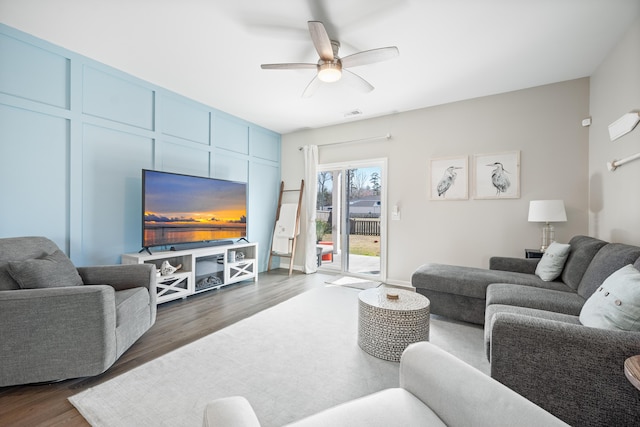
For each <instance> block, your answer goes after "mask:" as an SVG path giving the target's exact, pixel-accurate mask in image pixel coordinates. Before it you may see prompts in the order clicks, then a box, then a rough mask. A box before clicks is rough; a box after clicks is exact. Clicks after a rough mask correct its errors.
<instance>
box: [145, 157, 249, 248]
mask: <svg viewBox="0 0 640 427" xmlns="http://www.w3.org/2000/svg"><path fill="white" fill-rule="evenodd" d="M142 212H143V219H142V247H143V248H146V249H147V250H148V248H150V247H154V246H166V245H179V244H182V243H194V242H211V241H216V240H228V239H234V238H244V237H246V236H247V184H246V183H244V182H234V181H226V180H222V179H214V178H205V177H199V176H192V175H182V174H176V173H169V172H160V171H154V170H147V169H143V170H142Z"/></svg>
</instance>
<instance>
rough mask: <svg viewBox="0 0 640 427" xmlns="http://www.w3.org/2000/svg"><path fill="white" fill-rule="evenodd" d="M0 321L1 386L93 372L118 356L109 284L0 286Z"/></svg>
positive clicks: (96, 371)
mask: <svg viewBox="0 0 640 427" xmlns="http://www.w3.org/2000/svg"><path fill="white" fill-rule="evenodd" d="M0 325H2V326H0V343H2V345H0V386H6V385H12V384H26V383H31V382H42V381H52V380H59V379H64V378H75V377H79V376H87V375H90V374H93V375H97V374H100V373H102V372H104V371H105V370H106V369H107V368H108V367H109V366H111V365H112V364H113V362H114V361H115V360H116V336H115V328H116V313H115V293H114V290H113V288H112V287H110V286H70V287H62V288H48V289H20V290H10V291H0ZM61 361H64V363H61Z"/></svg>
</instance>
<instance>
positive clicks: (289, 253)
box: [267, 179, 304, 276]
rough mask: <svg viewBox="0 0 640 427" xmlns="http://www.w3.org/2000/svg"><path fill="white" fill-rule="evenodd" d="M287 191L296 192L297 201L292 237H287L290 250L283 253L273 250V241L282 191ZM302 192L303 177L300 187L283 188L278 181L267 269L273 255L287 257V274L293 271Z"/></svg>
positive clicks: (282, 184)
mask: <svg viewBox="0 0 640 427" xmlns="http://www.w3.org/2000/svg"><path fill="white" fill-rule="evenodd" d="M289 192H291V193H293V192H298V203H297V210H296V223H295V232H294V233H293V237H291V238H289V242H290V245H289V247H290V248H291V250H290V251H287V252H286V253H283V252H280V251H275V250H274V242H275V239H276V229H277V226H278V220H279V219H280V212H281V209H282V200H283V196H284V193H289ZM303 193H304V179H303V180H301V181H300V188H294V189H291V190H285V189H284V181H282V182H281V183H280V196H279V197H278V210H277V211H276V220H275V222H274V224H273V235H272V237H271V239H272V240H271V250H270V251H269V268H268V269H267V271H271V260H272V258H273V257H274V256H275V257H283V258H289V276H291V273H292V272H293V258H294V257H295V255H296V244H297V242H298V234H299V232H300V209H301V207H302V194H303Z"/></svg>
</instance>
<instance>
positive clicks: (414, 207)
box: [282, 78, 589, 282]
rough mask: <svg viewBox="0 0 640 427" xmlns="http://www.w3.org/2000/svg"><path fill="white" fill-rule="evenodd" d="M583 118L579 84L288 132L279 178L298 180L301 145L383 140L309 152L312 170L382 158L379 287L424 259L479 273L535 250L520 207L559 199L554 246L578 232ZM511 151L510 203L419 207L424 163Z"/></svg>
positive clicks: (582, 82)
mask: <svg viewBox="0 0 640 427" xmlns="http://www.w3.org/2000/svg"><path fill="white" fill-rule="evenodd" d="M588 111H589V79H587V78H583V79H578V80H572V81H568V82H562V83H557V84H552V85H547V86H542V87H536V88H531V89H525V90H520V91H516V92H511V93H506V94H500V95H494V96H489V97H483V98H478V99H472V100H468V101H462V102H457V103H453V104H447V105H442V106H437V107H432V108H426V109H421V110H415V111H410V112H406V113H399V114H396V115H390V116H384V117H379V118H374V119H370V120H363V121H358V122H352V123H348V124H344V125H339V126H331V127H326V128H321V129H315V130H307V131H301V132H296V133H293V134H288V135H284V136H283V138H282V179H283V180H284V181H285V183H286V184H287V185H288V186H292V185H294V184H295V183H296V182H299V180H300V179H301V177H302V174H303V159H302V154H301V153H300V151H299V150H298V147H300V146H302V145H305V144H317V145H319V146H320V145H322V144H328V143H333V142H338V141H345V140H353V139H361V138H366V137H371V136H378V135H384V134H386V133H391V134H392V136H393V138H392V139H391V140H389V141H386V140H382V141H375V142H368V143H357V144H348V145H333V146H327V147H320V148H319V152H320V155H319V157H320V162H321V163H333V162H339V161H350V160H363V159H375V158H383V157H386V158H388V165H389V170H388V184H387V185H388V205H389V206H387V208H388V210H387V212H389V210H390V206H392V205H394V204H397V205H398V206H399V207H400V210H401V218H402V219H401V220H400V221H388V223H387V224H388V268H387V272H388V274H387V276H388V281H389V282H408V281H409V280H410V277H411V273H412V272H413V271H414V270H415V269H416V268H417V267H418V266H419V265H421V264H423V263H425V262H439V263H451V264H458V265H469V266H478V267H480V266H484V267H486V266H487V265H488V262H489V257H491V256H492V255H504V256H515V257H523V256H524V248H535V247H537V246H539V244H540V224H536V223H528V222H527V212H528V206H529V200H534V199H563V200H564V201H565V205H566V208H567V216H568V222H567V223H563V224H557V225H556V240H558V241H562V242H566V241H568V240H569V239H570V238H571V237H572V236H573V235H576V234H587V231H588V215H587V205H588V197H587V195H588V182H587V171H588V128H583V127H582V126H581V121H582V119H584V118H585V117H587V116H588V115H589V113H588ZM512 150H520V151H521V190H520V192H521V197H520V198H519V199H510V200H473V199H472V198H471V197H470V199H469V200H466V201H446V202H443V201H431V200H429V194H428V192H429V191H428V189H429V169H428V164H429V160H430V159H431V158H437V157H446V156H458V155H470V156H472V155H473V154H483V153H494V152H502V151H512ZM470 163H471V157H470ZM471 194H472V192H471V185H470V195H471ZM389 216H390V215H389ZM299 247H302V246H299ZM301 264H302V262H301V261H300V260H297V261H296V265H301Z"/></svg>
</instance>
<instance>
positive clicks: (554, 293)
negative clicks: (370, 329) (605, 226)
mask: <svg viewBox="0 0 640 427" xmlns="http://www.w3.org/2000/svg"><path fill="white" fill-rule="evenodd" d="M569 244H570V252H569V256H568V259H567V261H566V263H565V265H564V269H563V270H562V273H561V275H560V277H558V278H557V279H556V280H555V281H550V282H544V281H543V280H541V279H540V278H539V277H537V276H536V275H535V274H534V272H535V270H536V265H537V263H538V262H539V261H540V260H539V259H520V258H506V257H493V258H491V260H490V268H489V269H481V268H470V267H458V266H447V265H441V264H425V265H423V266H421V267H420V268H418V269H417V270H416V272H415V273H414V274H413V276H412V283H413V286H415V287H416V290H417V292H419V293H421V294H423V295H425V296H427V297H428V298H429V299H430V300H431V313H432V314H438V315H442V316H446V317H449V318H453V319H457V320H463V321H467V322H472V323H477V324H484V328H485V345H486V351H487V357H488V358H489V361H490V362H491V376H492V377H493V378H495V379H497V380H498V381H500V382H501V383H503V384H505V385H507V386H508V387H509V388H511V389H513V390H515V391H516V392H518V393H520V394H521V395H523V396H524V397H526V398H528V399H529V400H531V401H533V402H534V403H536V404H538V405H540V406H541V407H543V408H544V409H546V410H548V411H549V412H551V413H553V414H554V415H556V416H558V417H559V418H561V419H562V420H564V421H565V422H567V423H569V424H571V425H580V426H604V425H616V426H625V425H640V391H638V390H637V389H635V388H634V387H633V385H631V383H629V381H628V380H627V379H626V377H625V375H624V371H623V365H624V361H625V359H626V358H628V357H630V356H633V355H636V354H640V332H629V331H622V330H612V329H599V328H594V327H587V326H584V325H583V324H582V323H581V322H580V318H579V316H580V313H581V310H582V308H583V306H584V304H585V302H586V301H587V299H588V298H589V297H590V296H591V295H592V294H593V293H594V291H596V289H598V288H599V287H600V286H601V285H602V283H603V282H604V281H605V279H606V278H607V277H609V276H610V275H611V274H612V273H614V272H615V271H617V270H619V269H621V268H622V267H624V266H625V265H628V264H633V265H634V267H636V268H637V269H640V259H639V258H640V247H637V246H631V245H625V244H618V243H607V242H605V241H602V240H599V239H595V238H592V237H587V236H576V237H574V238H573V239H571V241H570V242H569Z"/></svg>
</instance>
